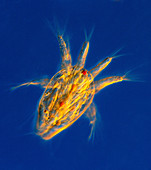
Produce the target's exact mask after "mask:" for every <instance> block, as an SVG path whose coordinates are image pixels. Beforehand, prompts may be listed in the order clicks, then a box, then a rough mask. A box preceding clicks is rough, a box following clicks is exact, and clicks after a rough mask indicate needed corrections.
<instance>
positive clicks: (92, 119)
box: [86, 103, 96, 140]
mask: <svg viewBox="0 0 151 170" xmlns="http://www.w3.org/2000/svg"><path fill="white" fill-rule="evenodd" d="M86 117H87V118H88V119H89V120H90V125H91V132H90V135H89V138H88V139H89V140H90V139H91V138H94V133H95V125H96V106H95V104H94V103H92V104H91V105H90V107H89V108H88V110H87V111H86Z"/></svg>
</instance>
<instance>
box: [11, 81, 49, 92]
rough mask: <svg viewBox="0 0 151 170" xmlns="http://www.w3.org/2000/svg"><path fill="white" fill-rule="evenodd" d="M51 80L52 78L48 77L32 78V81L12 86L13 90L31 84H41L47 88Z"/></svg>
mask: <svg viewBox="0 0 151 170" xmlns="http://www.w3.org/2000/svg"><path fill="white" fill-rule="evenodd" d="M49 81H50V79H48V78H44V79H40V80H32V81H29V82H26V83H23V84H20V85H18V86H15V87H12V88H11V90H15V89H17V88H19V87H22V86H29V85H40V86H41V87H42V88H46V87H47V85H48V83H49Z"/></svg>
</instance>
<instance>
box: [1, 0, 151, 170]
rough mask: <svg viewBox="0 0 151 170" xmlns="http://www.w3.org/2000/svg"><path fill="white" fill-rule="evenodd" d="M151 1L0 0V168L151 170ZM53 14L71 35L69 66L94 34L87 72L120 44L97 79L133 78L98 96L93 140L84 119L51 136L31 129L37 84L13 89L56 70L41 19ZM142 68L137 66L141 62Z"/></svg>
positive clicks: (54, 47) (54, 46) (52, 41)
mask: <svg viewBox="0 0 151 170" xmlns="http://www.w3.org/2000/svg"><path fill="white" fill-rule="evenodd" d="M150 7H151V4H150V3H149V1H147V0H93V1H92V0H81V1H80V0H45V1H40V0H36V1H34V0H33V1H31V0H1V1H0V57H1V60H0V89H1V90H0V105H1V106H0V107H1V109H0V132H1V134H0V169H1V170H21V169H29V170H30V169H34V170H41V169H45V170H60V169H61V170H64V169H66V170H77V169H78V170H80V169H87V170H134V169H136V170H149V169H151V163H150V153H151V133H150V132H151V109H150V105H151V90H150V87H151V81H150V80H151V76H150V72H151V68H150V64H151V20H150V18H151V10H150V9H151V8H150ZM54 17H56V18H57V19H58V22H59V24H60V26H61V28H62V29H63V28H64V27H66V29H65V37H66V38H67V37H69V41H70V46H71V54H72V58H73V63H75V62H76V61H77V56H78V53H79V51H80V48H81V45H82V43H83V42H84V40H85V37H84V30H85V29H86V30H87V32H88V33H89V32H90V31H91V29H92V28H93V27H95V29H94V33H93V35H92V38H91V40H90V50H89V54H88V57H87V61H86V69H90V68H91V67H92V66H94V65H95V64H96V63H97V62H98V61H100V60H101V59H103V58H104V57H105V56H107V55H109V54H112V52H114V51H116V50H117V49H119V48H122V47H123V48H122V50H121V52H120V54H125V55H124V56H122V57H120V58H117V59H115V60H114V61H113V62H112V63H111V64H110V65H109V66H108V68H107V69H106V70H105V71H104V72H103V73H102V74H101V75H100V76H99V77H101V76H110V75H123V74H124V73H125V72H127V71H129V70H131V69H133V68H135V67H136V69H135V70H133V71H132V72H131V73H130V74H129V76H130V77H131V78H132V79H133V80H134V79H135V80H137V81H134V82H133V81H132V82H122V83H118V84H114V85H112V86H109V87H107V88H105V89H104V90H103V91H101V92H100V93H98V94H97V95H96V96H95V98H94V102H95V103H96V105H97V110H98V113H99V114H100V115H101V118H100V122H99V124H98V125H97V128H96V133H95V137H94V140H93V141H88V135H89V132H90V126H89V121H88V120H87V119H83V118H81V119H80V120H78V121H77V122H76V123H75V124H73V125H72V126H71V127H70V128H68V129H67V130H65V131H64V132H62V133H60V134H59V135H57V136H56V137H54V138H53V139H52V140H50V141H43V140H42V139H40V138H39V137H38V136H35V135H33V134H32V133H31V129H32V127H33V123H34V121H33V119H34V115H35V114H36V111H37V104H38V102H39V99H40V97H41V95H42V93H43V90H42V89H40V88H38V87H33V86H30V87H23V88H20V89H17V90H15V91H10V88H11V87H13V86H15V85H17V84H18V83H23V82H26V81H29V80H32V79H38V78H41V77H43V76H45V75H49V76H50V77H51V76H53V75H54V74H55V73H56V72H57V71H58V70H59V68H60V63H61V59H60V53H59V47H58V43H57V40H56V37H55V35H54V34H53V32H52V31H51V29H50V27H49V26H48V24H47V22H46V20H50V22H52V21H53V18H54ZM140 65H141V67H138V66H140Z"/></svg>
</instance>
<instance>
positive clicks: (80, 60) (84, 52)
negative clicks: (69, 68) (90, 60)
mask: <svg viewBox="0 0 151 170" xmlns="http://www.w3.org/2000/svg"><path fill="white" fill-rule="evenodd" d="M93 31H94V28H93V29H92V31H91V33H90V35H89V36H87V34H86V31H85V39H86V40H85V42H84V43H83V45H82V49H81V51H80V54H79V56H78V61H77V64H76V69H77V70H80V69H82V68H83V67H84V65H85V60H86V57H87V54H88V51H89V41H90V38H91V36H92V34H93Z"/></svg>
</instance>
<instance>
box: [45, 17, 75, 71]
mask: <svg viewBox="0 0 151 170" xmlns="http://www.w3.org/2000/svg"><path fill="white" fill-rule="evenodd" d="M46 21H47V23H48V25H49V27H50V28H51V30H52V32H53V33H54V35H55V36H56V38H57V40H58V43H59V48H60V53H61V57H62V63H61V69H65V70H66V72H67V73H68V72H69V71H70V69H71V66H72V65H71V63H72V59H71V55H70V49H69V46H68V47H67V45H66V42H65V41H64V39H63V35H64V32H65V28H64V30H63V31H61V29H60V27H59V24H58V22H57V19H56V18H54V21H53V24H51V23H50V22H49V21H48V20H46Z"/></svg>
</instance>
